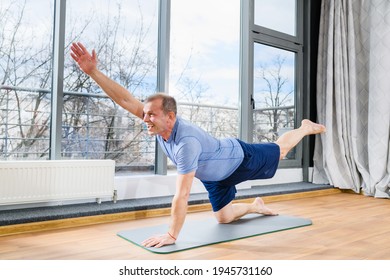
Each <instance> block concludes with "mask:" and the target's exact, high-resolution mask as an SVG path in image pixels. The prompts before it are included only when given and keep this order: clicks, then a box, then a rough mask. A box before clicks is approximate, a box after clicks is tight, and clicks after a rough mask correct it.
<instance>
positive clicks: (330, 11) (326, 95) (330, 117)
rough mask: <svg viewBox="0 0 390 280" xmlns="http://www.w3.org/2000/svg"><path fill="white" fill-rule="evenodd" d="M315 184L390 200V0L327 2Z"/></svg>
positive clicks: (322, 32)
mask: <svg viewBox="0 0 390 280" xmlns="http://www.w3.org/2000/svg"><path fill="white" fill-rule="evenodd" d="M317 110H318V122H320V123H323V124H325V125H326V127H327V132H326V133H325V134H322V135H320V136H318V137H317V138H316V146H315V155H314V172H313V182H314V183H330V184H332V185H334V186H335V187H338V188H341V189H351V190H354V191H355V192H360V191H361V190H362V191H363V193H364V194H366V195H369V196H375V197H385V198H389V194H390V148H389V146H390V136H389V135H390V1H387V0H386V1H384V0H366V1H365V0H323V1H322V11H321V23H320V39H319V53H318V73H317Z"/></svg>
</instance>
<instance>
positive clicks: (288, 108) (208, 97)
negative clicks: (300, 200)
mask: <svg viewBox="0 0 390 280" xmlns="http://www.w3.org/2000/svg"><path fill="white" fill-rule="evenodd" d="M302 2H303V1H302V0H283V1H276V0H248V1H240V0H213V1H207V0H143V1H139V0H85V1H76V0H67V1H60V0H57V1H55V0H36V1H24V0H4V1H1V3H0V38H1V40H0V79H1V84H0V86H1V88H0V93H1V95H0V110H1V112H0V159H1V160H14V159H49V158H51V153H52V152H53V151H52V150H53V149H54V150H55V151H56V153H55V157H56V158H58V155H59V157H60V158H62V159H114V160H115V161H116V165H117V170H118V171H119V170H123V171H129V170H130V171H132V174H135V173H134V171H141V172H149V173H152V172H153V171H154V170H157V173H159V174H160V173H161V174H163V173H164V170H166V166H165V162H163V161H160V159H161V157H160V156H159V155H158V156H157V157H156V155H155V152H156V151H155V150H156V145H155V139H154V138H153V137H149V136H148V135H147V133H145V127H144V125H143V123H142V121H141V120H138V119H136V118H134V117H133V116H131V115H130V114H129V113H128V112H126V111H125V110H123V109H121V108H119V107H118V106H117V105H116V104H114V103H113V102H112V101H111V100H110V99H109V98H107V96H106V95H105V94H104V93H103V92H102V91H101V90H100V88H99V87H98V86H97V85H96V84H95V83H94V82H93V81H92V80H91V79H90V78H89V77H87V76H86V75H85V74H83V73H82V72H81V71H80V70H79V69H78V67H77V65H76V64H75V63H74V62H73V61H72V59H71V58H70V55H69V51H70V49H69V47H70V44H71V43H72V42H77V41H80V42H82V43H84V45H85V46H86V47H87V49H88V50H90V51H91V50H92V49H95V50H96V52H97V55H98V58H99V69H101V70H102V71H103V72H104V73H105V74H107V75H108V76H109V77H111V78H113V79H114V80H115V81H117V82H118V83H120V84H121V85H123V86H124V87H126V88H127V89H129V90H130V91H131V92H132V93H133V94H134V95H135V96H136V97H137V98H139V99H141V100H142V99H144V98H145V97H146V96H148V95H150V94H152V93H154V92H155V91H156V90H161V80H164V82H165V84H164V86H165V88H166V89H167V90H168V91H169V94H171V95H173V96H174V97H176V98H177V100H178V102H179V114H180V115H181V116H182V117H183V118H185V119H187V120H189V121H191V122H193V123H195V124H197V125H199V126H201V127H202V128H204V129H205V130H206V131H208V132H209V133H211V134H212V135H214V136H215V137H241V138H242V139H243V140H247V141H274V140H275V138H276V137H277V136H279V135H280V134H282V133H284V132H285V131H287V130H289V129H292V128H294V127H296V126H297V122H299V120H300V118H301V115H300V108H299V106H301V97H302V92H301V91H302V30H301V28H302V25H303V24H302V20H301V19H302V16H300V14H301V13H302V10H303V9H302ZM59 4H61V7H60V8H61V11H63V13H62V14H61V15H62V16H61V17H55V16H54V11H55V8H57V9H58V7H59V6H60V5H59ZM162 7H163V8H162ZM243 7H244V9H242V8H243ZM240 15H241V17H240ZM270 15H271V16H270ZM164 16H165V19H168V20H167V21H165V23H166V25H165V26H164V28H161V29H159V27H161V26H159V23H160V24H161V25H163V24H162V22H164V20H161V19H164ZM160 20H161V21H160ZM55 21H56V23H57V24H56V25H54V22H55ZM245 21H248V22H247V25H246V27H247V30H246V29H245V26H244V28H243V26H240V24H242V23H243V22H245ZM58 24H60V25H62V26H63V27H64V28H63V29H60V30H64V31H60V32H58V31H57V27H58V26H59V25H58ZM54 26H56V28H53V27H54ZM240 27H241V29H240ZM54 30H55V31H54ZM245 30H246V31H245ZM62 32H63V34H62ZM159 32H160V35H161V36H159ZM245 32H247V34H246V37H245V36H242V34H243V33H245ZM58 33H61V34H58ZM240 34H241V37H240ZM58 37H60V38H61V40H58ZM162 38H169V40H168V39H166V40H165V43H167V42H168V44H167V45H166V46H168V45H169V46H170V47H169V48H166V49H167V50H168V49H169V50H168V51H167V52H166V53H164V52H162V51H161V50H162V48H161V45H162V44H160V45H159V42H160V43H161V41H164V40H163V39H162ZM240 40H241V42H240ZM53 42H54V43H53ZM58 42H63V43H62V44H63V47H64V54H62V53H60V54H59V55H58V52H59V51H58V49H60V47H58V46H57V44H58ZM240 43H241V44H240ZM62 44H61V47H62ZM53 46H56V47H53ZM240 46H242V48H241V47H240ZM54 48H55V49H54ZM240 48H241V50H242V49H244V53H245V52H246V54H247V55H246V56H245V55H242V52H241V64H240V55H239V54H240ZM53 50H54V51H53ZM55 51H57V53H56V52H55ZM53 54H54V58H53ZM56 54H57V55H56ZM158 54H159V55H158ZM162 58H164V59H165V62H167V61H168V62H169V64H168V63H166V65H168V66H169V67H167V68H164V67H161V65H162V63H161V61H164V59H163V60H162ZM243 58H245V59H243ZM243 65H244V66H243ZM53 67H54V68H53ZM240 67H241V68H240ZM53 69H54V70H58V69H61V70H63V77H61V79H62V80H61V81H63V88H58V87H56V86H55V89H52V83H53V85H58V77H57V76H56V75H57V72H58V71H52V70H53ZM240 71H241V72H240ZM161 72H163V74H161ZM53 73H54V74H53ZM60 75H62V73H61V74H60ZM52 76H53V77H55V78H54V79H53V80H54V81H53V82H52ZM243 87H246V88H245V90H243ZM52 92H53V93H52ZM58 96H60V97H61V98H60V100H61V102H55V104H59V105H58V107H57V108H56V107H55V104H51V99H52V98H54V97H55V98H58ZM53 100H57V99H53ZM60 103H62V104H60ZM52 108H53V111H56V112H53V113H52V112H51V110H52ZM52 115H53V116H55V118H54V121H53V123H50V121H51V120H52ZM59 115H60V116H61V118H58V116H59ZM58 119H60V121H58ZM50 127H55V129H52V131H50ZM53 131H55V137H53ZM50 137H52V138H50ZM53 139H55V140H56V141H53ZM58 139H60V141H57V140H58ZM53 143H54V144H55V147H53ZM51 145H52V146H51ZM299 157H300V153H299V151H294V152H293V153H292V154H291V155H289V156H288V159H291V160H299ZM156 158H157V161H156V162H155V159H156ZM168 166H169V165H168ZM161 167H162V168H161ZM161 169H163V170H162V172H161Z"/></svg>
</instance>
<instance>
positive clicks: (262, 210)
mask: <svg viewBox="0 0 390 280" xmlns="http://www.w3.org/2000/svg"><path fill="white" fill-rule="evenodd" d="M71 51H72V53H71V56H72V58H73V59H74V60H75V61H76V62H77V63H78V65H79V67H80V68H81V69H82V70H83V71H84V72H85V73H86V74H87V75H89V76H90V77H91V78H92V79H93V80H94V81H95V82H96V83H97V84H98V85H99V86H100V87H101V88H102V89H103V90H104V91H105V92H106V94H107V95H108V96H109V97H110V98H111V99H112V100H114V101H115V102H116V103H117V104H118V105H120V106H121V107H123V108H124V109H126V110H127V111H129V112H130V113H132V114H134V115H135V116H137V117H139V118H141V119H143V121H144V122H145V123H146V125H147V130H148V134H149V135H156V137H157V140H158V142H159V144H160V145H161V147H162V148H163V150H164V152H165V153H166V155H167V156H168V157H169V158H170V159H171V160H172V162H173V163H175V165H176V166H177V172H178V175H177V180H176V193H175V195H174V197H173V200H172V209H171V222H170V225H169V230H168V232H167V233H166V234H161V235H158V236H153V237H150V238H148V239H146V240H145V241H144V242H143V245H144V246H146V247H161V246H164V245H168V244H173V243H175V241H176V239H177V237H178V236H179V233H180V230H181V228H182V226H183V224H184V220H185V217H186V213H187V207H188V198H189V195H190V190H191V186H192V182H193V179H194V177H197V178H198V179H199V180H201V181H202V182H203V184H204V185H205V187H206V189H207V191H208V193H209V198H210V202H211V205H212V207H213V211H214V214H215V216H216V218H217V220H218V222H220V223H230V222H232V221H235V220H237V219H239V218H241V217H242V216H244V215H246V214H249V213H258V214H263V215H276V213H274V212H273V211H272V210H271V209H269V208H268V207H266V206H265V205H264V202H263V200H262V199H261V198H259V197H257V198H256V199H255V200H254V201H253V202H252V203H235V204H233V203H232V200H233V199H234V197H235V193H236V187H235V185H236V184H238V183H241V182H243V181H246V180H253V179H265V178H271V177H272V176H274V174H275V172H276V169H277V167H278V162H279V160H280V159H282V158H284V157H285V156H286V155H287V153H288V152H289V151H290V150H291V149H292V148H293V147H294V146H296V145H297V144H298V143H299V142H300V141H301V140H302V138H303V137H304V136H306V135H311V134H317V133H322V132H325V127H324V126H323V125H320V124H316V123H313V122H311V121H309V120H303V121H302V124H301V126H300V127H299V128H298V129H295V130H292V131H290V132H287V133H285V134H283V135H282V136H281V137H280V138H279V139H278V140H277V141H276V143H262V144H247V143H244V142H242V141H240V140H238V139H233V138H229V139H220V140H218V139H215V138H214V137H212V136H210V135H209V134H207V133H206V132H205V131H203V130H202V129H200V128H199V127H197V126H195V125H192V124H190V123H188V122H187V121H185V120H183V119H181V118H180V117H178V116H177V115H176V101H175V99H174V98H172V97H170V96H168V95H165V94H156V95H153V96H151V97H149V98H148V99H147V100H146V102H145V103H142V102H140V101H139V100H137V99H136V98H134V96H133V95H132V94H131V93H130V92H129V91H127V90H126V89H125V88H123V87H122V86H121V85H119V84H118V83H116V82H114V81H113V80H112V79H110V78H108V77H107V76H106V75H104V74H103V73H102V72H100V71H99V70H98V69H97V57H96V52H95V50H93V51H92V55H91V54H90V53H89V52H88V51H87V49H86V48H85V47H84V46H83V45H82V44H81V43H73V44H72V46H71Z"/></svg>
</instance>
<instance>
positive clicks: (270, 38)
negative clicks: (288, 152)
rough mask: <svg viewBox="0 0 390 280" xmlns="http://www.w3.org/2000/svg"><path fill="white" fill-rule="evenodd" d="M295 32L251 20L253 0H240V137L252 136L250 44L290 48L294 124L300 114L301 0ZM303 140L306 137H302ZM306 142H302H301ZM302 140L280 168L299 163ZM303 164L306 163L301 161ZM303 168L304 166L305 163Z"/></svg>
mask: <svg viewBox="0 0 390 280" xmlns="http://www.w3.org/2000/svg"><path fill="white" fill-rule="evenodd" d="M296 1H297V4H296V7H297V9H296V19H297V22H296V29H297V30H296V36H292V35H289V34H285V33H281V32H279V31H276V30H271V29H269V28H266V27H263V26H258V25H255V24H254V17H255V15H254V5H255V4H254V0H241V50H240V80H241V81H240V103H241V106H240V117H241V123H240V137H241V139H243V140H244V141H247V142H252V139H253V104H252V102H253V101H252V100H253V85H254V63H253V60H254V44H257V43H258V44H264V45H267V46H270V47H275V48H279V49H283V50H286V51H291V52H294V53H295V54H296V59H295V63H296V64H295V110H296V112H295V126H297V124H299V123H300V122H301V120H302V119H303V117H304V115H305V114H304V107H305V106H304V104H305V103H304V102H305V100H304V96H305V89H306V88H307V85H306V84H305V83H304V80H303V75H304V73H305V67H304V66H305V64H306V63H305V59H307V58H306V57H305V56H304V52H303V50H304V37H305V36H304V35H305V33H304V32H305V30H304V11H305V2H304V0H296ZM305 142H306V141H305ZM304 145H306V143H304ZM302 146H303V144H299V145H298V146H297V147H296V157H295V159H285V160H282V161H281V162H280V164H279V167H281V168H292V167H302V166H303V159H304V158H307V157H305V156H304V155H303V151H304V150H305V149H303V147H302ZM305 165H306V164H305ZM305 168H306V166H305Z"/></svg>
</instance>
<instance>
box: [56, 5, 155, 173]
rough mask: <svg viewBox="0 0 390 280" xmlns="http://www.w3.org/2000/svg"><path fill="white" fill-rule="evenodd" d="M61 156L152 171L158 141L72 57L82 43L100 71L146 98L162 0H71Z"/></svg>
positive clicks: (152, 79)
mask: <svg viewBox="0 0 390 280" xmlns="http://www.w3.org/2000/svg"><path fill="white" fill-rule="evenodd" d="M66 15H67V19H66V40H65V41H66V60H65V69H64V71H65V79H64V90H65V92H64V93H65V94H64V108H63V119H62V123H63V138H62V147H61V150H62V157H63V158H76V159H89V158H91V159H114V160H115V161H116V168H117V170H118V171H127V170H131V171H132V174H134V173H135V172H136V171H142V172H153V170H154V149H155V141H154V138H153V137H149V136H148V134H147V133H145V132H144V125H143V122H142V120H140V119H138V118H136V117H134V116H133V115H131V114H130V113H128V112H127V111H125V110H124V109H122V108H120V107H119V106H117V105H116V104H115V103H114V102H112V101H111V100H110V99H109V98H106V96H105V94H104V93H103V92H102V91H101V89H100V88H99V87H98V86H97V84H96V83H95V82H94V81H93V80H92V79H89V78H88V77H87V76H86V75H85V74H84V73H82V72H81V71H80V70H79V69H78V67H77V65H75V63H74V62H73V60H72V59H71V58H70V55H69V46H70V44H71V43H72V42H74V41H81V42H83V44H84V45H85V46H86V47H87V49H88V50H90V51H92V49H95V50H96V52H97V56H98V59H99V69H100V70H101V71H102V72H103V73H105V74H106V75H107V76H109V77H110V78H112V79H114V80H115V81H117V82H118V83H119V84H121V85H122V86H124V87H125V88H127V89H128V90H129V91H130V92H131V93H133V94H134V95H135V96H136V97H137V98H139V99H140V100H143V99H144V98H145V97H146V96H148V95H150V94H153V93H154V92H155V90H156V80H157V77H156V76H157V62H156V61H157V30H158V26H157V24H158V1H157V0H148V1H134V0H133V1H111V0H98V1H97V0H93V1H92V0H90V1H81V2H80V1H77V0H68V1H67V12H66Z"/></svg>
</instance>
